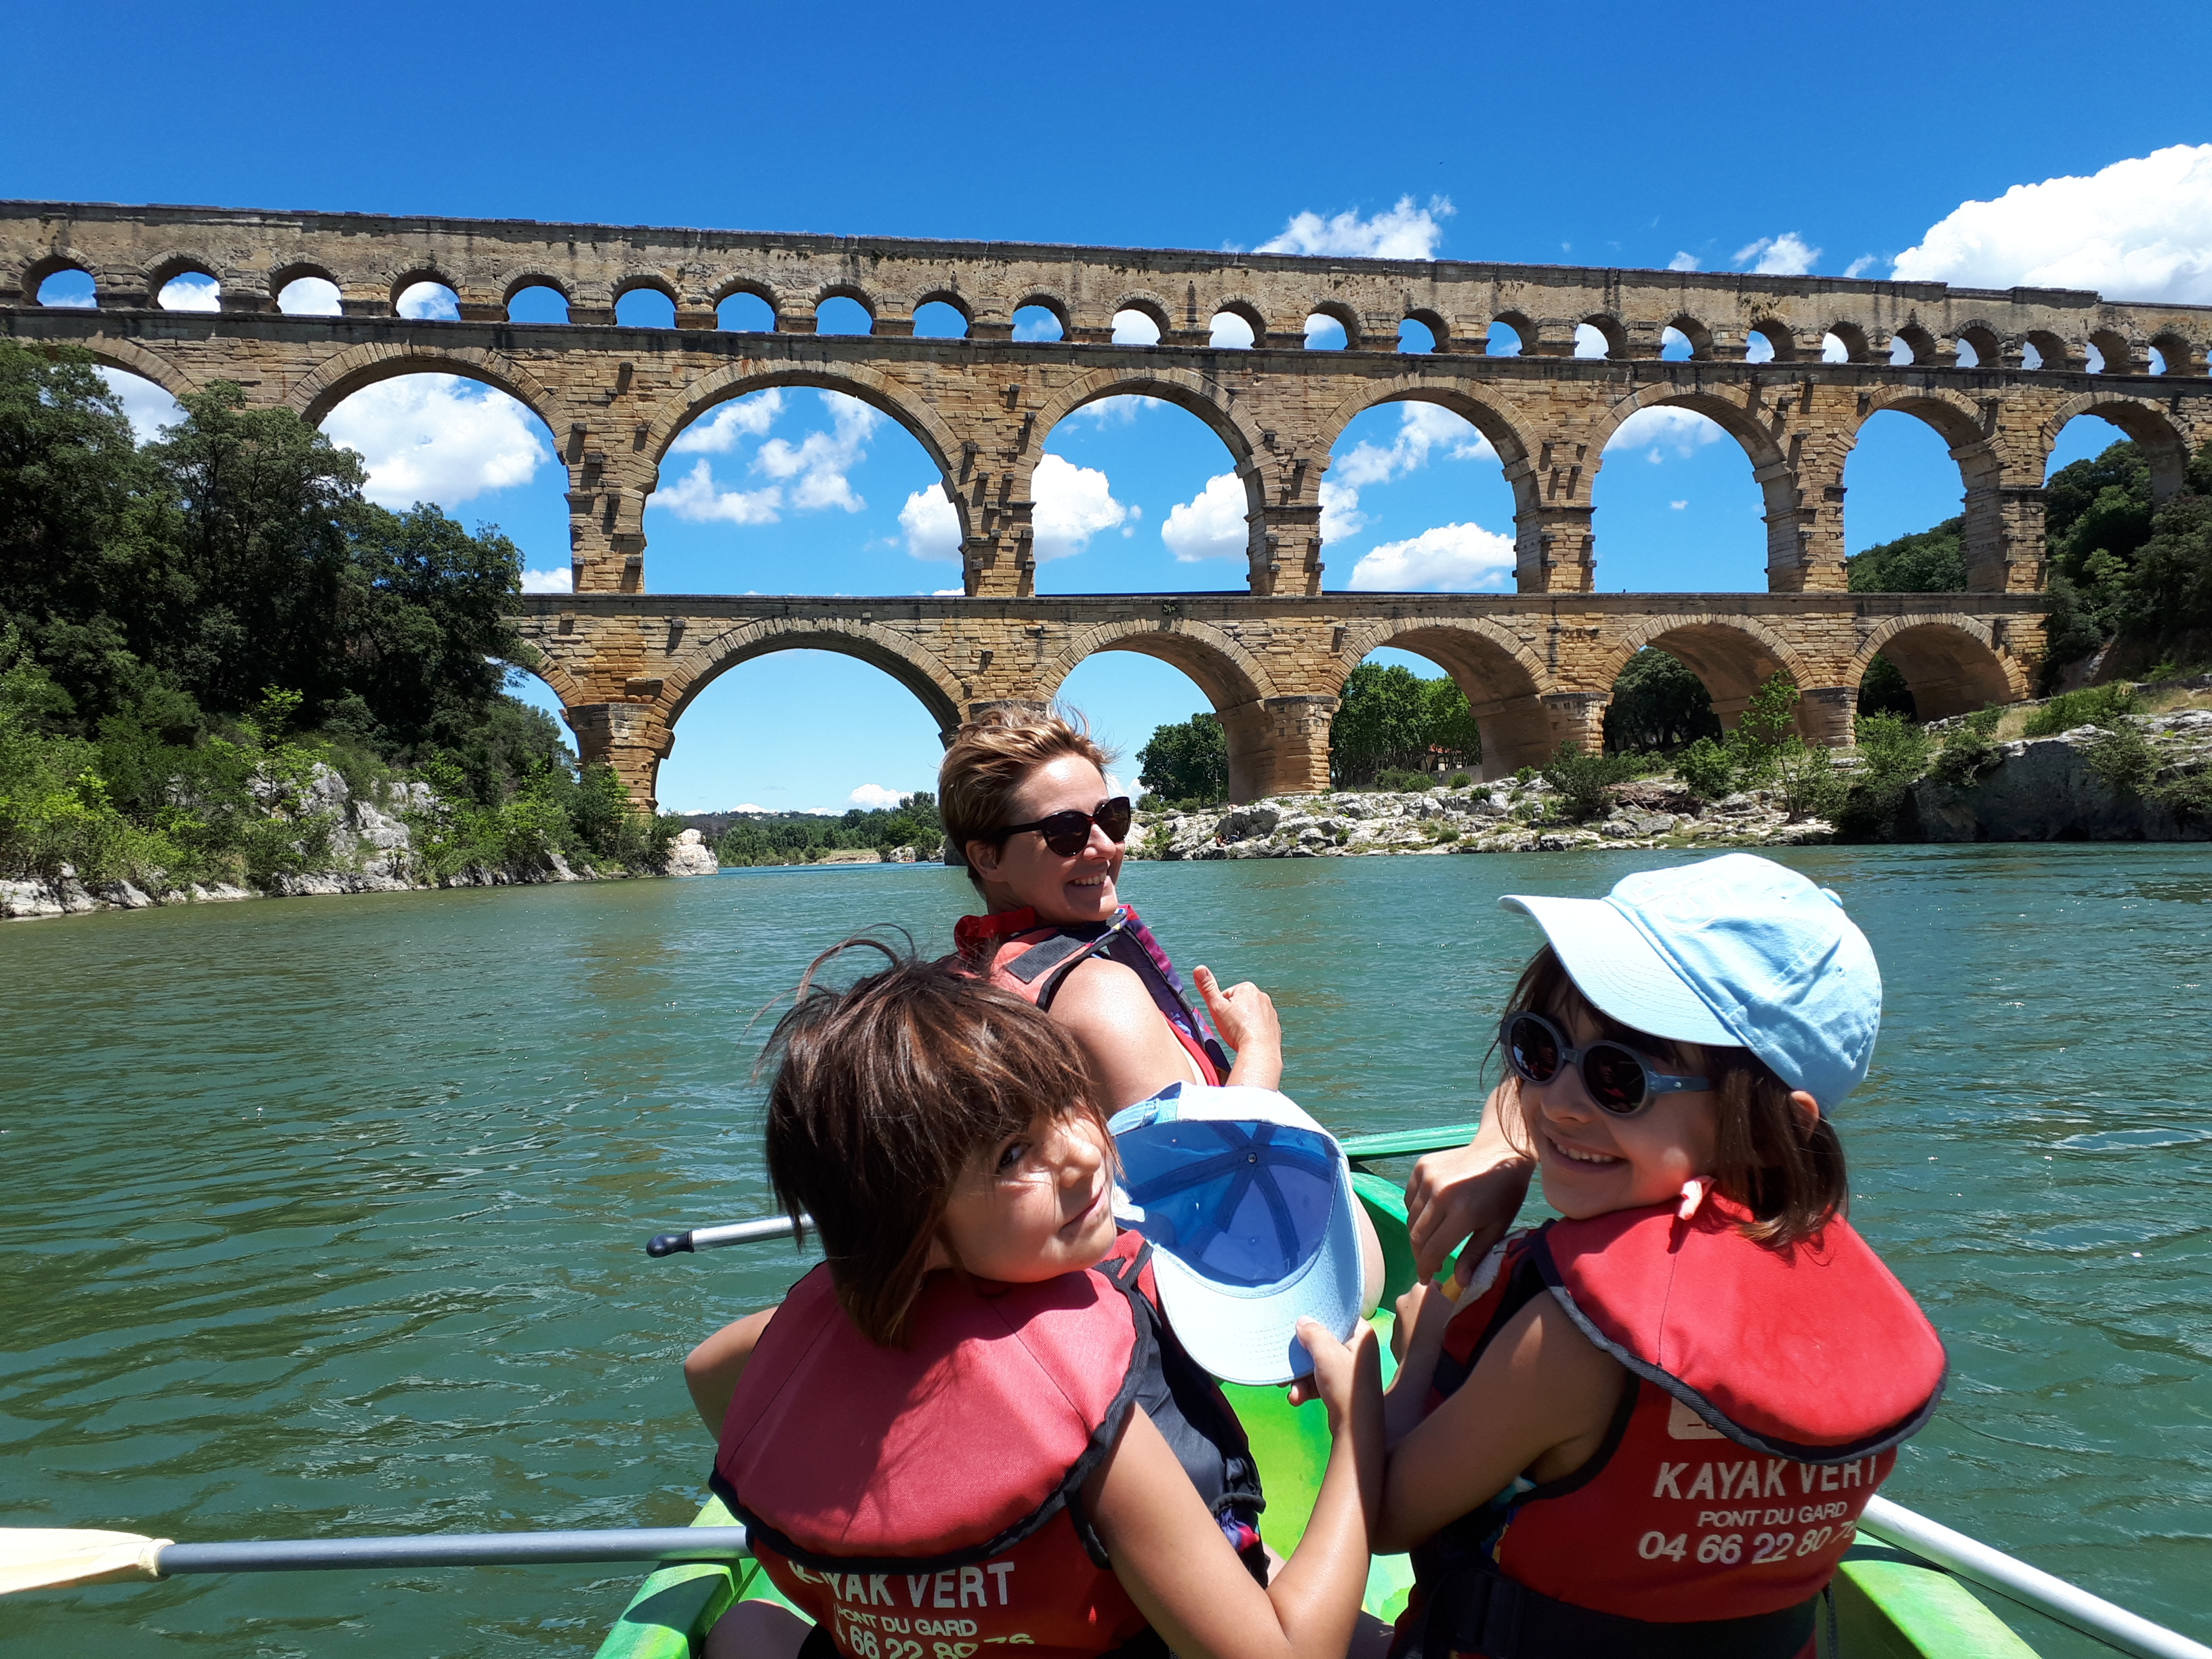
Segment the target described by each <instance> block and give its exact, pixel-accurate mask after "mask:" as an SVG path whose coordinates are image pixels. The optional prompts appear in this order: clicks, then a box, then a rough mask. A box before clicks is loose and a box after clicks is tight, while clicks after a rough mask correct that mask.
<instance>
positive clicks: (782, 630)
mask: <svg viewBox="0 0 2212 1659" xmlns="http://www.w3.org/2000/svg"><path fill="white" fill-rule="evenodd" d="M666 625H667V626H668V627H669V628H670V629H671V630H678V631H679V632H682V633H688V632H689V631H690V630H689V628H688V627H687V626H686V625H684V624H683V623H680V622H679V621H677V620H675V619H671V621H670V622H669V623H667V624H666ZM775 651H834V652H836V653H839V654H840V655H842V656H847V657H855V658H858V659H860V661H862V662H864V663H866V664H868V665H870V666H871V667H874V668H880V669H882V670H883V671H884V672H885V673H886V674H889V675H890V677H891V678H893V679H895V680H896V681H897V682H898V683H899V684H901V685H902V686H904V687H905V688H906V689H907V690H909V691H911V692H913V693H914V695H915V697H916V698H918V699H919V700H920V701H921V706H922V707H923V708H926V709H927V710H928V711H929V715H930V718H931V719H932V720H935V721H936V722H937V726H938V730H939V731H940V732H951V731H953V730H954V729H955V728H956V727H957V726H959V724H960V721H961V719H962V712H961V709H962V700H963V697H964V696H965V694H966V688H965V687H964V686H963V685H962V684H961V683H960V682H959V680H958V679H957V678H955V677H954V676H953V674H952V673H951V671H950V670H949V669H948V668H947V667H946V666H945V664H943V663H942V662H940V661H939V660H938V659H936V658H934V657H933V656H931V655H929V654H928V653H926V652H924V651H923V650H921V648H920V647H917V646H916V645H915V643H914V642H913V641H911V640H909V639H908V638H907V637H906V636H905V635H902V634H900V633H898V632H897V631H896V630H895V629H889V628H885V627H884V626H883V625H882V624H881V623H857V622H829V621H819V620H816V619H814V618H811V617H755V618H752V619H750V620H748V621H745V622H741V623H733V624H732V625H731V626H729V627H727V628H724V629H718V630H716V631H714V632H713V633H708V634H706V635H704V637H702V639H700V640H699V641H697V642H696V643H693V642H691V641H689V640H688V639H678V640H676V641H669V642H668V643H666V644H665V645H664V647H663V655H664V657H665V658H667V659H672V660H671V661H670V663H669V665H668V666H667V667H666V668H665V669H663V670H661V671H660V673H659V682H660V683H659V686H658V688H656V690H655V692H654V701H655V702H656V704H657V705H658V706H659V708H660V709H661V711H662V714H661V718H662V719H663V720H665V721H666V723H667V725H668V726H669V728H670V730H671V732H673V731H674V729H675V726H676V722H677V721H678V720H681V719H682V718H683V717H684V710H685V709H686V708H690V705H691V702H692V701H693V699H695V698H696V697H697V696H698V695H699V694H700V693H701V692H702V691H703V690H706V689H707V687H708V686H709V685H711V684H713V683H714V680H715V679H716V678H718V677H719V676H720V675H722V674H724V673H726V672H727V671H729V670H730V669H732V668H734V667H736V666H737V665H738V664H739V663H742V662H750V661H751V660H752V659H754V658H756V657H761V656H766V655H767V654H769V653H770V652H775ZM652 660H653V659H652V656H651V654H650V653H648V656H647V661H648V662H650V661H652Z"/></svg>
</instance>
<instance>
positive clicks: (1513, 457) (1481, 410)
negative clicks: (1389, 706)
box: [1308, 369, 1539, 661]
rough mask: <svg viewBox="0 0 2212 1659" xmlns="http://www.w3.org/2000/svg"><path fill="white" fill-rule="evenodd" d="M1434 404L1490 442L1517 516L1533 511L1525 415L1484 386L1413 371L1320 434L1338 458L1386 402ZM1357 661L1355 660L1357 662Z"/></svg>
mask: <svg viewBox="0 0 2212 1659" xmlns="http://www.w3.org/2000/svg"><path fill="white" fill-rule="evenodd" d="M1413 403H1419V404H1436V405H1437V407H1438V408H1440V409H1448V410H1450V411H1451V412H1452V413H1453V414H1455V415H1456V416H1459V417H1460V418H1461V419H1462V420H1463V421H1465V422H1467V423H1468V425H1469V426H1472V427H1473V428H1474V429H1475V430H1476V431H1477V432H1480V434H1482V435H1483V436H1484V437H1486V438H1487V439H1489V440H1490V445H1491V447H1492V448H1493V449H1495V450H1496V451H1497V452H1498V459H1499V460H1501V461H1503V462H1504V465H1505V476H1506V478H1507V480H1508V481H1509V482H1510V483H1511V484H1512V486H1513V505H1514V508H1515V510H1516V512H1527V511H1528V510H1530V509H1532V508H1534V507H1536V506H1537V505H1538V504H1539V503H1538V500H1537V494H1536V490H1537V479H1536V477H1535V475H1534V473H1533V472H1532V471H1529V469H1528V466H1527V465H1526V463H1527V461H1528V442H1527V441H1526V440H1525V439H1523V438H1522V435H1521V434H1522V428H1523V427H1524V425H1525V424H1526V423H1527V416H1524V415H1522V412H1521V411H1520V410H1518V409H1516V407H1515V406H1514V405H1513V404H1510V403H1509V402H1508V401H1507V400H1506V399H1505V398H1502V397H1500V396H1498V395H1497V393H1496V392H1494V391H1492V390H1491V389H1489V388H1485V389H1484V391H1483V392H1481V393H1480V395H1477V394H1475V393H1474V392H1469V391H1468V389H1467V386H1466V384H1465V382H1464V381H1462V380H1457V379H1455V378H1453V377H1452V376H1450V375H1449V374H1439V373H1431V372H1430V371H1426V370H1423V369H1413V370H1410V371H1408V372H1407V373H1406V374H1400V375H1397V376H1395V377H1394V378H1393V379H1390V380H1381V381H1376V382H1374V383H1372V384H1370V385H1367V386H1362V387H1361V388H1360V389H1359V390H1358V392H1354V393H1353V394H1352V396H1351V397H1349V398H1346V399H1345V400H1344V401H1343V402H1342V403H1340V404H1338V405H1337V406H1336V407H1335V408H1334V409H1333V410H1330V411H1329V412H1328V414H1327V415H1325V416H1322V421H1321V424H1320V427H1319V429H1318V432H1317V436H1318V438H1319V440H1320V441H1321V442H1322V443H1323V444H1325V445H1327V446H1328V454H1329V455H1330V457H1331V459H1334V456H1335V453H1336V446H1337V443H1338V441H1340V439H1342V438H1343V436H1344V429H1345V428H1346V427H1348V426H1350V425H1351V424H1352V422H1353V421H1355V420H1357V419H1358V417H1359V416H1362V415H1364V414H1365V413H1366V412H1367V411H1368V410H1370V409H1379V408H1381V407H1382V406H1383V404H1413ZM1320 483H1321V481H1320V479H1319V477H1315V478H1313V479H1312V480H1311V482H1310V484H1309V487H1308V488H1309V493H1310V495H1313V496H1314V498H1315V499H1318V492H1319V489H1320ZM1354 660H1355V661H1356V660H1357V659H1354Z"/></svg>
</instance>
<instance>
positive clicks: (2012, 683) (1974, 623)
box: [1847, 612, 2028, 720]
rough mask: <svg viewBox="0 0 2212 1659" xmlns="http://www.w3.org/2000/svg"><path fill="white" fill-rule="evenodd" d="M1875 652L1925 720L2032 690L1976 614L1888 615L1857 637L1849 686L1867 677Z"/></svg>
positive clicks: (2018, 697)
mask: <svg viewBox="0 0 2212 1659" xmlns="http://www.w3.org/2000/svg"><path fill="white" fill-rule="evenodd" d="M1876 655H1881V656H1883V657H1887V659H1889V660H1890V662H1891V663H1892V664H1893V665H1895V667H1896V669H1897V671H1898V672H1899V673H1900V674H1902V675H1903V676H1904V677H1905V690H1908V691H1910V692H1911V693H1912V707H1913V713H1914V714H1916V715H1917V717H1918V718H1919V719H1921V720H1944V719H1947V718H1948V717H1949V716H1951V715H1953V714H1972V713H1973V712H1974V711H1975V710H1976V709H1978V708H1986V707H1987V706H1988V705H1989V704H1990V703H1994V702H2019V701H2020V700H2021V698H2023V697H2025V696H2027V694H2028V684H2027V671H2026V670H2024V669H2023V668H2022V667H2021V664H2020V662H2019V660H2018V659H2016V658H2015V657H2014V656H2013V655H2012V653H2009V652H2008V651H2006V650H2004V649H2002V647H2000V645H1999V643H1998V641H1997V639H1996V632H1995V630H1994V629H1992V628H1991V627H1990V624H1989V623H1986V622H1984V621H1981V620H1979V619H1978V618H1976V617H1962V616H1958V615H1955V614H1952V613H1948V612H1931V613H1928V614H1924V615H1917V616H1904V617H1889V618H1887V620H1885V621H1884V622H1883V623H1882V624H1881V626H1880V627H1879V628H1876V629H1874V630H1873V631H1872V632H1871V633H1869V634H1868V635H1865V637H1864V638H1863V639H1862V640H1861V641H1859V648H1858V654H1857V656H1856V657H1855V658H1853V659H1852V660H1851V665H1850V669H1849V670H1848V671H1847V673H1848V677H1849V679H1850V684H1853V685H1857V684H1858V683H1859V681H1860V680H1862V679H1863V678H1865V677H1866V671H1867V670H1868V668H1869V667H1870V666H1871V665H1873V662H1874V659H1875V656H1876Z"/></svg>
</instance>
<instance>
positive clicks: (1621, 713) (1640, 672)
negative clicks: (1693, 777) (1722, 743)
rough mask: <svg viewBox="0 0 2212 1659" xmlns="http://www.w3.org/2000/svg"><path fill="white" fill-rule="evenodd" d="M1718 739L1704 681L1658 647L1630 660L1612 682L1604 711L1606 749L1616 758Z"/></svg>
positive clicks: (1638, 654)
mask: <svg viewBox="0 0 2212 1659" xmlns="http://www.w3.org/2000/svg"><path fill="white" fill-rule="evenodd" d="M1720 735H1721V723H1720V720H1719V719H1718V718H1717V716H1716V715H1715V714H1713V699H1712V694H1711V692H1709V691H1707V690H1705V682H1704V681H1703V680H1701V679H1699V678H1698V677H1697V676H1696V675H1695V674H1694V673H1692V672H1691V671H1690V670H1689V668H1688V667H1687V666H1686V665H1684V664H1683V662H1682V660H1681V659H1680V658H1678V657H1673V656H1669V655H1668V653H1666V652H1664V651H1662V650H1660V649H1659V648H1658V647H1656V646H1647V647H1644V649H1643V650H1641V651H1639V652H1638V653H1636V654H1635V655H1634V656H1632V657H1631V658H1630V659H1628V665H1627V666H1626V668H1624V669H1622V670H1621V671H1620V678H1618V679H1616V680H1614V681H1613V700H1612V702H1609V703H1607V705H1606V710H1605V746H1606V748H1607V750H1611V751H1612V752H1613V753H1615V754H1623V753H1632V752H1635V751H1638V750H1654V749H1656V750H1668V751H1672V750H1676V749H1680V748H1681V747H1682V746H1683V745H1684V744H1690V743H1694V742H1696V741H1697V739H1699V738H1715V739H1717V738H1719V737H1720Z"/></svg>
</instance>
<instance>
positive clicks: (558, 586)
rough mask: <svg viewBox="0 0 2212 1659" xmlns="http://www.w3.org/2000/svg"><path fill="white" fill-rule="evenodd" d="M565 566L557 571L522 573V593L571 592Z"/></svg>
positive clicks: (570, 584) (529, 571)
mask: <svg viewBox="0 0 2212 1659" xmlns="http://www.w3.org/2000/svg"><path fill="white" fill-rule="evenodd" d="M569 577H570V573H569V570H568V566H567V565H565V564H564V565H562V567H561V568H559V569H558V570H526V571H524V572H523V573H522V591H523V592H526V593H567V592H571V591H573V587H574V584H573V583H572V582H571V580H570V579H569Z"/></svg>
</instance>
